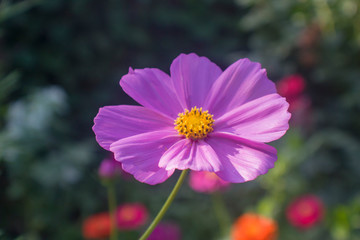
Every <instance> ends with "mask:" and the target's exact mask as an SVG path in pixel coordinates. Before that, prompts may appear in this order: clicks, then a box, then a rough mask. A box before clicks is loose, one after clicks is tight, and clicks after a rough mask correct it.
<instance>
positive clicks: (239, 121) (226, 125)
mask: <svg viewBox="0 0 360 240" xmlns="http://www.w3.org/2000/svg"><path fill="white" fill-rule="evenodd" d="M288 108H289V104H288V103H287V102H286V100H285V98H283V97H281V96H280V95H278V94H270V95H266V96H264V97H261V98H258V99H255V100H253V101H251V102H247V103H245V104H244V105H241V106H239V107H237V108H235V109H233V110H232V111H230V112H228V113H225V114H224V115H222V116H221V117H220V118H219V119H217V120H216V125H215V127H214V131H220V132H230V133H234V134H236V135H238V136H240V137H243V138H246V139H249V140H252V141H256V142H270V141H274V140H276V139H278V138H280V137H281V136H282V135H284V134H285V132H286V130H287V129H288V128H289V124H288V122H289V119H290V116H291V114H290V113H289V112H288V111H287V109H288Z"/></svg>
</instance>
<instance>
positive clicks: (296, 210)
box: [286, 195, 324, 229]
mask: <svg viewBox="0 0 360 240" xmlns="http://www.w3.org/2000/svg"><path fill="white" fill-rule="evenodd" d="M286 217H287V219H288V220H289V222H290V223H291V224H292V225H293V226H295V227H298V228H300V229H307V228H310V227H312V226H314V225H315V224H317V223H318V222H320V221H321V220H322V219H323V217H324V204H323V202H322V201H321V199H319V198H318V197H317V196H314V195H305V196H302V197H299V198H298V199H296V200H295V201H293V202H292V203H290V205H289V206H288V208H287V210H286Z"/></svg>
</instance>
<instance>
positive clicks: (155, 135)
mask: <svg viewBox="0 0 360 240" xmlns="http://www.w3.org/2000/svg"><path fill="white" fill-rule="evenodd" d="M179 139H180V136H179V135H177V134H176V132H174V131H166V130H163V131H156V132H148V133H143V134H139V135H135V136H132V137H128V138H123V139H120V140H118V141H116V142H114V143H113V144H111V146H110V150H111V151H112V152H113V153H114V155H115V159H116V160H117V161H119V162H121V163H122V167H123V169H124V170H125V171H126V172H129V173H131V174H133V175H134V177H135V178H136V179H137V180H138V181H140V182H144V183H147V184H152V185H153V184H158V183H161V182H163V181H165V180H166V179H168V178H169V177H170V176H171V175H172V174H173V172H174V169H168V170H166V169H164V168H159V167H158V164H159V160H160V158H161V156H162V155H163V153H164V152H165V151H166V150H167V149H168V148H170V147H171V146H172V145H173V144H174V143H175V142H177V141H178V140H179Z"/></svg>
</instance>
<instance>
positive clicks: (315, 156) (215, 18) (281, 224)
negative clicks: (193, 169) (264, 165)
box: [0, 0, 360, 240]
mask: <svg viewBox="0 0 360 240" xmlns="http://www.w3.org/2000/svg"><path fill="white" fill-rule="evenodd" d="M359 7H360V3H359V1H358V0H296V1H288V0H267V1H264V0H198V1H193V0H169V1H151V0H121V1H119V0H118V1H116V0H108V1H90V0H76V1H67V0H51V1H46V0H22V1H15V0H14V1H11V0H2V1H0V127H1V128H0V129H1V131H0V239H1V240H8V239H31V240H38V239H83V238H84V236H83V235H84V233H83V230H82V229H83V222H84V221H85V220H86V219H87V218H88V217H89V216H91V215H93V214H96V213H99V212H106V211H107V192H106V188H105V187H104V186H103V184H102V183H101V180H100V177H99V174H98V168H99V166H100V163H101V162H102V160H103V159H105V158H109V157H110V158H111V156H110V155H109V153H108V152H106V151H105V150H103V149H101V147H100V146H98V145H97V143H96V141H95V136H94V133H93V132H92V130H91V127H92V125H93V118H94V117H95V115H96V114H97V111H98V109H99V107H102V106H105V105H120V104H136V103H135V102H134V101H133V100H132V99H131V98H130V97H128V96H127V95H126V94H125V93H124V92H123V91H122V89H121V88H120V86H119V85H118V82H119V79H120V78H121V76H122V75H124V74H126V73H127V71H128V68H129V66H131V67H133V68H144V67H156V68H160V69H162V70H163V71H165V72H167V73H169V67H170V64H171V62H172V60H173V59H174V58H175V57H176V56H177V55H179V54H180V53H190V52H195V53H197V54H198V55H200V56H206V57H208V58H209V59H210V60H212V61H213V62H215V63H216V64H218V65H219V66H220V67H221V68H222V69H225V68H226V67H227V66H228V65H230V64H231V63H233V62H234V61H236V60H237V59H239V58H244V57H247V58H250V59H251V60H252V61H258V62H260V63H261V64H262V66H263V67H264V68H266V69H267V72H268V76H269V78H270V79H271V80H273V81H274V82H276V84H277V86H278V90H279V93H280V94H282V95H283V96H285V97H286V98H287V99H288V101H289V102H290V105H291V107H290V111H291V112H292V114H293V117H292V119H291V123H290V124H291V129H290V130H289V131H288V133H287V134H286V135H285V136H284V137H283V138H282V139H281V140H278V141H276V142H275V143H272V145H274V146H276V147H277V149H278V154H279V159H278V161H277V163H276V165H275V168H274V169H272V170H270V172H269V173H268V174H266V175H264V176H261V177H259V178H258V179H257V180H256V181H253V182H248V183H244V184H232V185H230V186H229V187H228V188H227V189H226V190H224V191H223V192H222V198H223V200H224V206H225V207H226V208H227V211H228V213H229V215H230V219H231V221H235V219H236V218H237V217H239V216H241V215H242V214H244V213H246V212H253V213H257V214H261V215H263V216H266V217H268V218H271V219H273V220H274V221H276V222H277V224H278V236H279V239H282V240H288V239H291V240H293V239H294V240H296V239H310V240H311V239H335V240H342V239H350V240H352V239H360V187H359V186H360V177H359V176H360V159H359V156H360V143H359V141H360V94H359V92H360V9H359ZM175 175H178V174H175ZM175 175H174V176H173V177H172V178H170V179H169V180H168V181H166V182H165V183H163V184H160V185H156V186H149V185H146V184H142V183H139V182H137V181H135V180H133V179H132V177H131V176H130V177H129V176H127V177H124V176H126V174H124V173H122V174H120V176H119V177H117V178H116V179H115V180H114V181H115V183H116V195H117V204H119V205H121V204H123V203H133V202H137V203H141V204H143V205H144V206H145V207H146V209H147V211H148V214H149V220H148V221H147V222H146V224H145V225H144V226H142V227H139V228H138V229H135V230H129V231H122V232H121V236H122V237H121V238H120V239H135V238H137V236H138V235H139V233H140V232H142V231H143V230H144V229H145V227H146V225H147V224H148V223H149V221H150V219H151V218H153V217H154V216H155V214H156V213H157V211H158V210H159V209H160V207H161V206H162V204H163V202H164V201H165V199H166V197H167V195H168V194H169V192H170V189H171V188H172V186H173V184H174V183H175V181H176V177H175ZM302 196H315V197H316V199H317V201H318V202H320V210H319V211H320V214H318V215H319V216H320V217H318V219H316V221H315V220H314V223H312V222H311V224H309V223H307V225H306V224H305V225H301V221H300V223H296V219H295V223H294V220H291V219H292V218H291V217H289V216H290V215H291V213H289V211H291V209H292V208H290V207H289V206H291V205H292V204H294V201H295V202H296V201H297V200H298V199H299V198H300V199H301V197H302ZM310 205H311V204H310ZM212 206H213V205H212V198H211V196H209V194H206V193H198V192H196V191H194V190H193V189H192V188H191V187H189V185H188V184H185V185H184V186H183V188H182V189H181V191H180V193H179V195H178V196H177V198H176V200H175V203H174V204H173V205H172V206H171V208H170V210H169V212H168V213H167V215H166V216H165V220H166V221H170V222H172V223H174V224H176V225H177V228H178V230H179V231H180V234H181V239H188V240H192V239H221V238H223V237H224V236H222V235H221V234H220V231H219V223H218V221H217V218H216V214H214V211H213V207H212ZM305 210H308V209H305ZM305 210H304V209H303V211H302V213H301V212H300V215H301V214H304V211H305ZM223 211H225V210H223ZM305 212H306V211H305ZM295 215H296V214H295ZM295 218H296V216H295ZM103 239H105V237H104V238H103ZM173 239H175V238H173ZM223 239H226V238H223Z"/></svg>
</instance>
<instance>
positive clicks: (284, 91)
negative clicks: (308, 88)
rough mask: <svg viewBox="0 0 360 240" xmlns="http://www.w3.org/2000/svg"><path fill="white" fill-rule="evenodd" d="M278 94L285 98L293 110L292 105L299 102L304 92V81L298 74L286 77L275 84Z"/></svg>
mask: <svg viewBox="0 0 360 240" xmlns="http://www.w3.org/2000/svg"><path fill="white" fill-rule="evenodd" d="M276 87H277V90H278V92H279V94H280V95H281V96H283V97H285V98H286V100H287V101H288V102H289V103H290V108H289V109H291V108H293V109H294V106H293V105H292V103H294V102H296V101H298V100H299V98H300V97H301V96H302V95H303V92H304V90H305V79H304V78H303V77H302V76H301V75H299V74H293V75H289V76H286V77H285V78H283V79H281V80H280V81H279V82H277V84H276Z"/></svg>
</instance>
